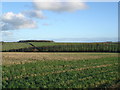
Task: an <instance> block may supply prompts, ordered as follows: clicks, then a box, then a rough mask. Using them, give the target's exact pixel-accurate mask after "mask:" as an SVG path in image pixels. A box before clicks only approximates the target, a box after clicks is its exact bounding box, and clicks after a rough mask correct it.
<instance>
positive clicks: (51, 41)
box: [18, 40, 54, 42]
mask: <svg viewBox="0 0 120 90" xmlns="http://www.w3.org/2000/svg"><path fill="white" fill-rule="evenodd" d="M18 42H54V41H52V40H20V41H18Z"/></svg>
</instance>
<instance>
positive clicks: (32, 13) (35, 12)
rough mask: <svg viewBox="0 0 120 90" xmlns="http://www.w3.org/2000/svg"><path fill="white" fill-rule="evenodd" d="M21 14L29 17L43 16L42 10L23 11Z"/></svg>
mask: <svg viewBox="0 0 120 90" xmlns="http://www.w3.org/2000/svg"><path fill="white" fill-rule="evenodd" d="M23 14H25V15H27V16H29V17H31V18H39V19H44V18H45V16H44V15H43V13H42V11H39V10H31V11H25V12H23Z"/></svg>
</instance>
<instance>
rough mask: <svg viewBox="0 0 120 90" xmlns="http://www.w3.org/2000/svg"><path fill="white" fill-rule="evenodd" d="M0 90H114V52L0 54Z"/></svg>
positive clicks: (119, 81)
mask: <svg viewBox="0 0 120 90" xmlns="http://www.w3.org/2000/svg"><path fill="white" fill-rule="evenodd" d="M2 55H3V61H2V62H3V66H2V67H3V68H2V69H3V70H2V78H3V80H2V88H118V87H119V85H120V78H119V75H118V53H71V52H69V53H59V52H56V53H47V52H46V53H38V52H29V53H27V52H26V53H25V52H3V53H2Z"/></svg>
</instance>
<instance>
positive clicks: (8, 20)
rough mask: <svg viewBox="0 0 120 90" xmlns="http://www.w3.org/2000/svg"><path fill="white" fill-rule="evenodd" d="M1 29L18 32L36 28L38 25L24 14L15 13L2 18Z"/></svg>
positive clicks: (6, 14)
mask: <svg viewBox="0 0 120 90" xmlns="http://www.w3.org/2000/svg"><path fill="white" fill-rule="evenodd" d="M1 21H2V22H1V25H0V27H1V29H2V30H3V31H4V30H16V29H26V28H36V23H35V22H34V21H33V20H31V19H29V18H27V17H25V16H24V15H23V14H22V13H18V14H14V13H13V12H8V13H5V14H3V15H2V16H1Z"/></svg>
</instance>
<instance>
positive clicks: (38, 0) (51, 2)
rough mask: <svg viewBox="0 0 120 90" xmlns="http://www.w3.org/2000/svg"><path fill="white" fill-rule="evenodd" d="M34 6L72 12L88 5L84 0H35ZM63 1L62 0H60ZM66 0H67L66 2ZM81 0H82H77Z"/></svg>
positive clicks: (40, 8)
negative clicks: (82, 0)
mask: <svg viewBox="0 0 120 90" xmlns="http://www.w3.org/2000/svg"><path fill="white" fill-rule="evenodd" d="M33 1H34V6H35V8H36V9H38V10H49V11H56V12H65V11H66V12H71V11H76V10H82V9H86V8H87V6H86V4H85V3H83V2H75V1H74V2H73V0H64V1H63V2H56V0H44V1H43V0H33ZM59 1H61V0H59ZM65 1H66V2H65ZM76 1H80V0H76Z"/></svg>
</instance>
